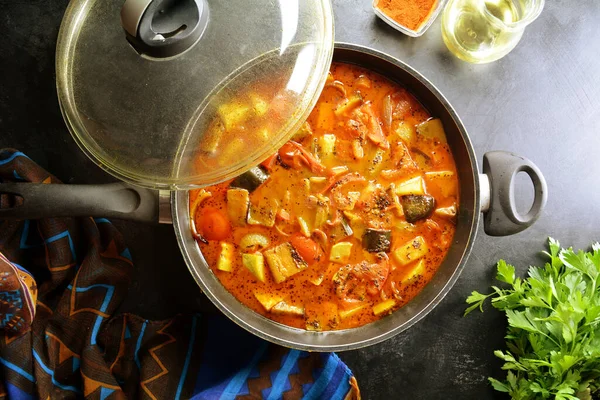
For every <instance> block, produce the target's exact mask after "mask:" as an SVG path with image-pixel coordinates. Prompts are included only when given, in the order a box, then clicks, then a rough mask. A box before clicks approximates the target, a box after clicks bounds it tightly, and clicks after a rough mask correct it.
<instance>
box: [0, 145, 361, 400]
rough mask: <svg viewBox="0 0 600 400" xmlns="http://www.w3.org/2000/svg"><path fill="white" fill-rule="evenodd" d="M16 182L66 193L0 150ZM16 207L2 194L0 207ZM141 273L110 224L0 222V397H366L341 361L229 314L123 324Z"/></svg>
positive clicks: (0, 175)
mask: <svg viewBox="0 0 600 400" xmlns="http://www.w3.org/2000/svg"><path fill="white" fill-rule="evenodd" d="M15 180H19V181H29V182H37V183H47V184H59V182H58V180H57V179H56V178H55V177H53V176H51V175H50V174H48V173H47V172H46V171H44V170H43V169H42V168H40V167H39V166H38V165H36V164H35V163H34V162H33V161H32V160H30V159H29V158H27V157H26V156H25V155H24V154H22V153H19V152H17V151H14V150H0V182H3V181H15ZM0 193H1V183H0ZM16 203H18V199H14V198H12V197H10V196H6V195H2V194H0V208H5V207H11V206H14V205H15V204H16ZM133 271H134V265H133V261H132V257H131V254H130V252H129V250H128V248H127V246H126V245H125V243H124V241H123V239H122V237H121V235H120V233H119V232H118V231H117V230H116V228H115V227H114V225H113V224H112V223H110V221H108V220H106V219H92V218H78V219H74V218H51V219H43V220H39V221H33V220H32V221H8V220H7V221H0V398H8V399H18V400H21V399H23V400H25V399H36V398H40V399H56V398H66V399H76V398H77V399H78V398H85V399H100V400H104V399H125V398H127V399H133V398H143V399H169V400H171V399H190V398H191V399H260V398H262V399H353V398H359V392H358V387H357V386H356V380H355V379H354V377H353V376H352V373H351V372H350V370H348V368H347V367H346V366H345V365H344V363H343V362H342V361H341V360H340V359H339V358H338V357H337V356H336V355H335V354H330V353H306V352H301V351H297V350H290V349H287V348H283V347H280V346H276V345H273V344H270V343H267V342H265V341H263V340H261V339H259V338H257V337H255V336H253V335H251V334H249V333H248V332H246V331H244V330H242V329H241V328H239V327H238V326H237V325H235V324H234V323H232V322H231V321H229V320H228V319H226V318H225V317H224V316H222V315H216V316H215V315H212V316H209V315H199V314H197V315H178V316H175V317H174V318H171V319H169V320H166V321H149V320H145V319H143V318H140V317H138V316H134V315H130V314H116V310H117V309H118V308H119V306H120V305H121V303H122V302H123V301H124V299H125V297H126V295H127V291H128V286H129V284H130V281H131V276H132V273H133Z"/></svg>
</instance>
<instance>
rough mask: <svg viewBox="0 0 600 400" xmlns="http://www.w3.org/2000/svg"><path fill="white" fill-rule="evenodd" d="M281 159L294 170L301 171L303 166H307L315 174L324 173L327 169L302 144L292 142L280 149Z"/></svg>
mask: <svg viewBox="0 0 600 400" xmlns="http://www.w3.org/2000/svg"><path fill="white" fill-rule="evenodd" d="M279 157H281V161H282V162H283V163H284V164H286V165H288V166H290V167H292V168H294V169H301V168H302V166H303V165H306V166H307V167H309V168H310V170H311V171H312V172H314V173H322V172H323V171H325V167H324V166H323V164H321V163H320V162H319V160H317V159H316V158H315V156H313V155H312V154H311V153H310V152H309V151H308V150H306V149H305V148H304V147H302V145H301V144H300V143H296V142H294V141H292V140H290V141H289V142H287V143H286V144H284V145H283V146H281V148H280V149H279Z"/></svg>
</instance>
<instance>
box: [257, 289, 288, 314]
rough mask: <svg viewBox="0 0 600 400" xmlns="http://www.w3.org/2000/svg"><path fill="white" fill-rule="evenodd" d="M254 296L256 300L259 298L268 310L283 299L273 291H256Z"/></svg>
mask: <svg viewBox="0 0 600 400" xmlns="http://www.w3.org/2000/svg"><path fill="white" fill-rule="evenodd" d="M254 297H256V300H258V302H259V303H260V304H261V305H262V306H263V307H264V308H265V310H266V311H271V309H272V308H273V307H274V306H275V305H276V304H277V303H280V302H281V301H283V299H282V298H281V297H279V296H276V295H273V294H271V293H261V292H254Z"/></svg>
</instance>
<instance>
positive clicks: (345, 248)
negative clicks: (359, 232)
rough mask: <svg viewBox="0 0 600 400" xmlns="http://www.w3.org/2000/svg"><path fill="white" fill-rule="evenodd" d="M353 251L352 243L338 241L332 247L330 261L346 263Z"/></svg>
mask: <svg viewBox="0 0 600 400" xmlns="http://www.w3.org/2000/svg"><path fill="white" fill-rule="evenodd" d="M351 252H352V243H350V242H340V243H336V244H334V245H333V246H332V247H331V252H330V254H329V261H332V262H334V263H338V264H345V263H346V262H347V261H348V258H350V253H351Z"/></svg>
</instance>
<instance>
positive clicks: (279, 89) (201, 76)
mask: <svg viewBox="0 0 600 400" xmlns="http://www.w3.org/2000/svg"><path fill="white" fill-rule="evenodd" d="M128 1H129V0H128ZM200 1H201V0H193V2H196V3H198V2H200ZM156 4H157V3H156ZM172 4H174V3H172ZM190 4H191V0H190ZM203 4H205V5H206V7H208V8H209V17H208V21H207V24H206V27H205V29H204V30H203V31H202V34H201V35H200V37H199V39H198V41H197V42H195V44H192V45H191V47H189V48H187V49H185V50H184V51H182V52H180V53H178V54H176V55H170V53H169V54H167V55H165V54H162V53H160V54H158V53H156V54H155V53H152V52H149V53H148V54H146V53H144V51H143V50H144V49H145V48H144V47H143V46H142V47H139V46H138V47H136V46H134V43H137V42H136V41H135V40H133V38H132V37H131V36H132V33H131V32H134V33H135V32H136V31H133V30H131V29H130V30H126V29H124V26H123V25H122V20H121V18H120V12H121V10H122V8H123V6H124V2H123V0H72V1H71V2H70V4H69V7H68V9H67V12H66V13H65V18H64V22H63V24H62V28H61V34H60V35H59V43H58V45H57V60H58V63H57V87H58V94H59V101H60V104H61V109H62V111H63V114H64V117H65V121H66V122H67V126H68V127H69V130H70V132H71V134H72V135H73V137H74V139H75V140H76V141H77V143H78V144H79V145H80V147H81V148H82V150H83V151H84V152H85V153H86V154H87V155H88V156H89V157H90V158H91V159H92V160H93V161H94V162H95V163H96V164H97V165H99V166H101V167H102V168H104V169H106V170H107V171H108V172H109V173H111V174H113V175H115V176H116V177H118V178H120V179H122V180H125V181H127V182H130V183H133V184H137V185H141V186H146V187H153V188H161V189H189V188H193V187H199V186H204V185H209V184H214V183H217V182H219V181H223V180H226V179H229V178H233V177H234V176H235V175H238V174H240V173H242V172H244V171H245V170H246V169H248V168H250V167H252V164H258V163H260V162H261V161H262V160H263V159H265V158H267V157H268V156H269V155H270V153H272V152H274V151H275V148H276V147H277V146H278V145H279V144H282V143H283V142H284V141H285V139H286V137H287V138H289V137H290V136H291V135H293V134H294V132H295V130H296V129H297V128H298V127H299V126H301V125H302V123H303V122H304V120H305V119H306V117H307V116H308V114H309V113H310V110H311V109H312V106H313V105H314V104H315V103H316V101H317V99H318V96H319V93H320V91H321V89H322V88H323V85H324V84H325V79H326V76H327V70H328V69H329V66H330V65H331V59H332V56H333V15H332V10H331V3H330V1H328V0H277V1H274V2H269V3H268V6H266V5H265V3H264V2H263V1H259V0H242V1H240V0H228V1H225V2H221V1H212V0H208V1H205V2H204V3H203ZM177 9H178V8H177ZM152 10H153V11H154V12H155V11H156V5H155V8H153V9H152ZM168 11H169V9H166V11H165V13H167V14H168ZM158 12H159V13H160V12H161V11H160V10H159V11H158ZM136 15H137V14H136ZM142 15H146V14H144V13H143V14H142ZM152 15H154V14H152ZM158 15H159V16H160V17H161V18H163V17H164V15H162V14H158ZM175 15H179V14H176V13H173V14H172V15H171V16H172V17H174V16H175ZM186 16H187V14H186ZM161 21H162V22H165V21H166V20H165V21H163V20H162V19H161ZM134 22H135V21H134ZM146 22H148V21H147V20H146ZM151 22H154V20H152V21H151ZM142 25H143V21H142V22H141V23H140V26H142ZM159 25H160V24H159ZM163 25H164V26H163ZM167 25H168V24H166V22H165V23H163V24H162V25H161V26H163V28H164V29H165V30H167V31H168V32H171V31H169V30H168V29H167V28H168V26H167ZM144 26H146V28H147V25H144ZM151 26H153V25H151ZM169 26H171V25H169ZM173 26H175V25H173ZM157 29H158V28H157ZM169 29H170V28H169ZM168 32H167V33H168ZM173 32H179V30H175V31H173ZM171 33H172V32H171ZM127 34H128V35H129V36H127ZM157 37H159V36H157ZM169 37H170V36H169ZM144 38H145V37H141V36H140V38H137V37H136V39H142V40H146V39H144ZM182 39H183V38H182ZM144 43H146V42H144ZM186 43H187V42H186ZM189 43H192V41H191V40H190V41H189ZM138 44H139V43H138ZM140 49H141V50H140ZM163 56H164V57H163ZM236 146H237V150H236ZM221 160H222V161H221Z"/></svg>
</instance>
